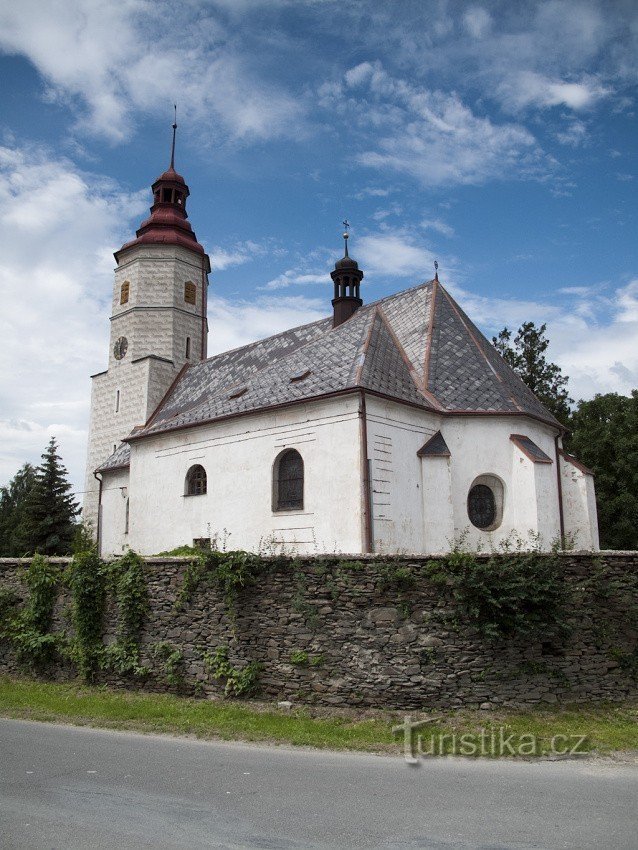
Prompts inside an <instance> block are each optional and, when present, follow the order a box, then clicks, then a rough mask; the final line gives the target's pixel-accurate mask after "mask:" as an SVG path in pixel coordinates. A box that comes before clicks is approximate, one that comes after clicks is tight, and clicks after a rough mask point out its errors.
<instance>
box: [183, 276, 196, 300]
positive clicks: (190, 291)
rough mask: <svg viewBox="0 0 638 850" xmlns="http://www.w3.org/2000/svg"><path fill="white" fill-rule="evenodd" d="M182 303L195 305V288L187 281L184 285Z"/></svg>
mask: <svg viewBox="0 0 638 850" xmlns="http://www.w3.org/2000/svg"><path fill="white" fill-rule="evenodd" d="M184 301H185V302H186V303H187V304H196V303H197V287H196V286H195V284H194V283H193V282H192V281H190V280H187V281H186V283H185V284H184Z"/></svg>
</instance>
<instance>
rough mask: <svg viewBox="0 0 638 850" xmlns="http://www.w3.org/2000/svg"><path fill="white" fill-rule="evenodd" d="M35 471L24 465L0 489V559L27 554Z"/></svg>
mask: <svg viewBox="0 0 638 850" xmlns="http://www.w3.org/2000/svg"><path fill="white" fill-rule="evenodd" d="M35 475H36V473H35V469H34V467H33V466H31V464H30V463H25V464H24V465H23V466H22V467H21V468H20V469H19V470H18V471H17V472H16V474H15V475H14V477H13V478H12V479H11V481H10V482H9V483H8V484H7V486H6V487H0V557H4V558H20V557H22V555H26V554H30V553H31V552H32V551H33V550H32V549H31V548H30V540H29V524H28V504H29V499H30V496H31V490H32V489H33V485H34V484H35Z"/></svg>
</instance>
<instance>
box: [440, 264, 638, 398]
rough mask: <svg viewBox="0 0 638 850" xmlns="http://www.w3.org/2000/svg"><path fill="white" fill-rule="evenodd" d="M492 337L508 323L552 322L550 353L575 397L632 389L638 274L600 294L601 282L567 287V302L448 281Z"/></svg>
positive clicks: (637, 374)
mask: <svg viewBox="0 0 638 850" xmlns="http://www.w3.org/2000/svg"><path fill="white" fill-rule="evenodd" d="M448 288H449V289H450V290H451V291H452V292H453V294H454V296H455V298H457V299H458V301H459V303H460V304H461V306H462V307H463V309H464V310H465V311H466V312H467V313H468V315H469V316H470V317H471V318H472V320H473V321H475V322H476V323H477V324H478V325H479V326H480V327H481V328H482V329H483V331H484V332H485V334H486V335H487V336H488V337H490V338H491V336H492V335H495V334H496V333H497V332H498V331H499V330H500V329H501V328H503V327H504V326H507V327H509V328H510V329H517V328H518V327H520V325H521V324H522V323H523V322H527V321H531V322H535V323H536V324H537V325H540V324H543V323H544V322H545V323H546V324H547V338H548V339H549V341H550V346H549V349H548V356H549V358H550V359H551V360H553V361H554V362H555V363H557V364H558V365H559V366H560V367H561V370H562V372H563V374H564V375H568V376H569V392H570V395H571V396H572V397H573V398H575V399H577V400H578V399H581V398H591V397H592V396H593V395H595V394H596V393H608V392H618V393H621V394H628V393H629V392H630V391H631V390H632V389H635V388H636V387H638V346H636V339H638V279H636V280H633V281H631V282H630V283H628V284H626V285H625V286H622V287H619V288H618V289H617V290H616V292H615V293H613V294H612V295H611V296H604V297H603V296H600V295H599V294H598V290H599V287H598V286H597V285H596V286H576V287H564V288H563V289H562V290H560V292H561V294H563V295H566V296H567V299H566V300H564V301H563V303H560V304H557V303H553V304H550V303H547V302H544V301H534V300H518V299H514V298H512V299H507V298H491V297H486V296H481V295H476V294H475V293H473V292H470V291H468V290H467V289H462V288H460V287H455V286H454V285H452V286H449V287H448Z"/></svg>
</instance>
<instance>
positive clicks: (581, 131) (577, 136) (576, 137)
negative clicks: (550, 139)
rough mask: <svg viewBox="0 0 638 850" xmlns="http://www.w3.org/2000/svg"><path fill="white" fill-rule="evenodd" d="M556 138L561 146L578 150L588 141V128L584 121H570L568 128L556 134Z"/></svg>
mask: <svg viewBox="0 0 638 850" xmlns="http://www.w3.org/2000/svg"><path fill="white" fill-rule="evenodd" d="M556 138H557V139H558V141H559V142H560V143H561V145H570V146H571V147H573V148H577V147H578V146H579V145H582V144H583V143H584V142H585V141H586V140H587V126H586V124H585V123H584V122H583V121H578V120H573V121H570V122H569V123H568V124H567V126H566V127H564V128H563V129H562V130H559V131H558V132H557V133H556Z"/></svg>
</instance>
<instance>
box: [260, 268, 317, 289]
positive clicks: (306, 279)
mask: <svg viewBox="0 0 638 850" xmlns="http://www.w3.org/2000/svg"><path fill="white" fill-rule="evenodd" d="M314 283H318V284H323V285H324V286H326V287H327V285H328V284H332V281H331V279H330V273H329V272H328V270H326V271H324V272H318V273H316V274H315V273H300V272H299V269H287V270H286V271H285V272H282V273H281V274H280V275H277V277H274V278H273V279H272V280H269V281H268V282H267V283H265V284H264V285H263V286H261V287H259V288H260V289H270V290H272V289H287V288H288V287H289V286H308V285H309V284H314ZM327 291H329V289H327Z"/></svg>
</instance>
